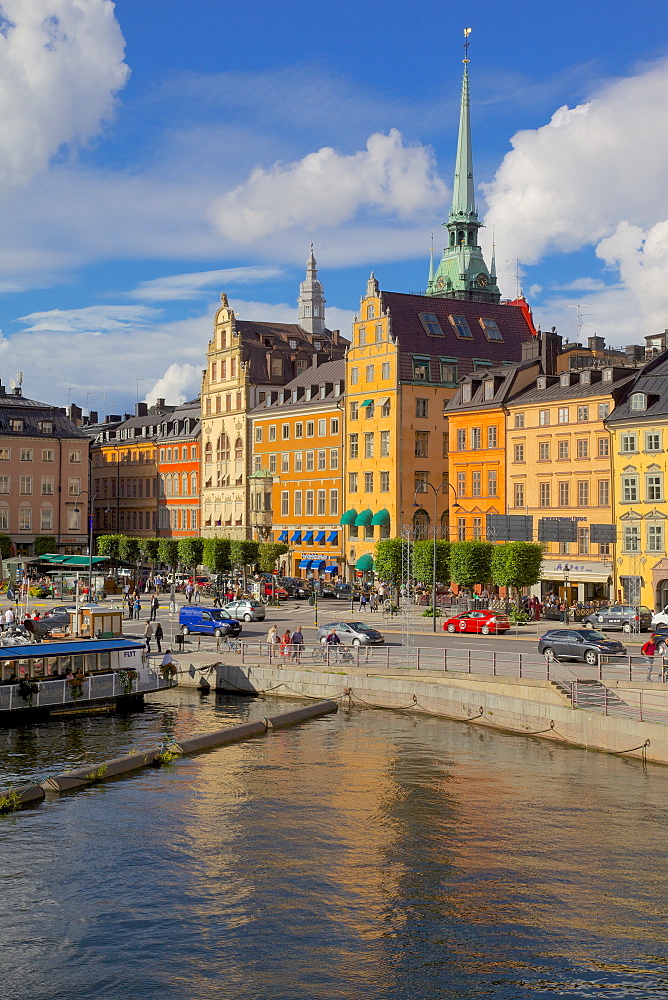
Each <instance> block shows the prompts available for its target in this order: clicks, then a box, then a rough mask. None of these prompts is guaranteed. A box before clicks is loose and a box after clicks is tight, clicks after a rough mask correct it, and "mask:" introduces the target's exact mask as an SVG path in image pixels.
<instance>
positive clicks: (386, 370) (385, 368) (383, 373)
mask: <svg viewBox="0 0 668 1000" xmlns="http://www.w3.org/2000/svg"><path fill="white" fill-rule="evenodd" d="M380 377H381V379H383V380H386V379H388V378H389V377H390V362H389V361H383V363H382V365H381V366H380Z"/></svg>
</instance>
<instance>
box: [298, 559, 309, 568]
mask: <svg viewBox="0 0 668 1000" xmlns="http://www.w3.org/2000/svg"><path fill="white" fill-rule="evenodd" d="M310 567H311V560H310V559H302V561H301V562H300V564H299V568H300V569H310Z"/></svg>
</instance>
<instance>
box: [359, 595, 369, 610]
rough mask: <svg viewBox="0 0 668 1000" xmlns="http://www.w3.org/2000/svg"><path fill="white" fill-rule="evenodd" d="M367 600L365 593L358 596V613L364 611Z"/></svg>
mask: <svg viewBox="0 0 668 1000" xmlns="http://www.w3.org/2000/svg"><path fill="white" fill-rule="evenodd" d="M367 600H368V598H367V596H366V594H365V593H361V594H360V611H365V610H366V605H367Z"/></svg>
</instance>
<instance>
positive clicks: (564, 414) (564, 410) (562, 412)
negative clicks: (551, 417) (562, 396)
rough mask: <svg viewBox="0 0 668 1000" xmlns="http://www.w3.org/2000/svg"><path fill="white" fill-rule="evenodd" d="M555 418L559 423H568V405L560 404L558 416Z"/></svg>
mask: <svg viewBox="0 0 668 1000" xmlns="http://www.w3.org/2000/svg"><path fill="white" fill-rule="evenodd" d="M557 420H558V422H559V423H560V424H567V423H568V407H567V406H560V407H559V413H558V416H557Z"/></svg>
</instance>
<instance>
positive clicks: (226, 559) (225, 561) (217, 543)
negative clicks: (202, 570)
mask: <svg viewBox="0 0 668 1000" xmlns="http://www.w3.org/2000/svg"><path fill="white" fill-rule="evenodd" d="M231 544H232V543H231V542H230V539H229V538H205V539H204V552H203V555H202V563H203V565H204V566H206V568H207V569H208V570H210V571H211V572H212V573H215V574H216V575H217V574H218V573H229V572H230V569H231V568H232V564H231V562H230V546H231Z"/></svg>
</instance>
